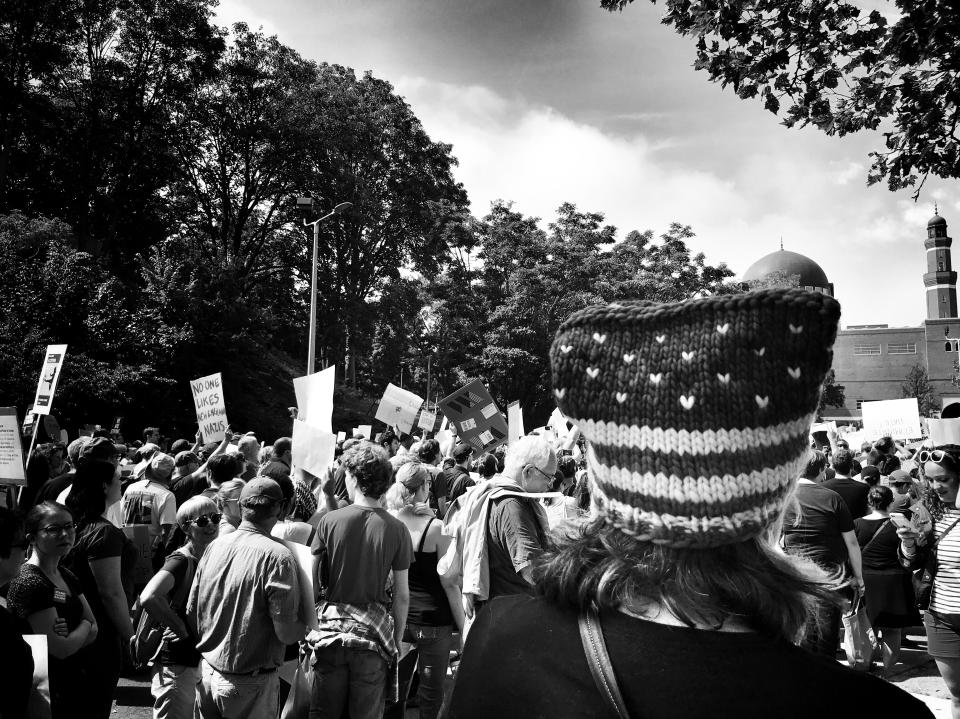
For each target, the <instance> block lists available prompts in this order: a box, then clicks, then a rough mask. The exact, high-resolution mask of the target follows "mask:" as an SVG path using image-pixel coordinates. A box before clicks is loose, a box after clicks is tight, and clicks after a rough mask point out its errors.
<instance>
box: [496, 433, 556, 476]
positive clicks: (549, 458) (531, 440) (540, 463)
mask: <svg viewBox="0 0 960 719" xmlns="http://www.w3.org/2000/svg"><path fill="white" fill-rule="evenodd" d="M527 465H532V466H534V467H536V468H537V469H539V470H540V471H542V472H547V473H548V474H551V473H552V472H555V471H556V469H557V453H556V451H554V449H553V447H552V446H550V443H549V442H548V441H547V440H545V439H544V438H543V437H537V436H529V435H528V436H526V437H521V438H520V439H519V440H517V441H516V442H514V443H512V444H511V445H510V446H509V447H507V454H506V457H504V468H503V469H504V473H505V474H507V475H514V474H518V473H519V472H520V470H522V469H523V468H524V467H526V466H527Z"/></svg>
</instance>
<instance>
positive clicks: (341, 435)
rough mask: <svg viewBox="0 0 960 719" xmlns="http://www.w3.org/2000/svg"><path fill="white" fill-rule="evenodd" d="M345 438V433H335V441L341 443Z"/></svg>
mask: <svg viewBox="0 0 960 719" xmlns="http://www.w3.org/2000/svg"><path fill="white" fill-rule="evenodd" d="M346 438H347V433H346V432H337V441H338V442H343V441H344V440H345V439H346Z"/></svg>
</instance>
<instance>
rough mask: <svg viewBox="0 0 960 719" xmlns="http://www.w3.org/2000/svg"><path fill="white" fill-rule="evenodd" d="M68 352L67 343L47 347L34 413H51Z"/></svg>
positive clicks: (34, 402)
mask: <svg viewBox="0 0 960 719" xmlns="http://www.w3.org/2000/svg"><path fill="white" fill-rule="evenodd" d="M66 354H67V346H66V345H49V346H48V347H47V353H46V355H44V360H43V367H41V368H40V379H39V380H38V381H37V394H36V397H35V398H34V400H33V412H34V414H50V407H51V405H53V393H54V392H56V391H57V381H58V380H59V379H60V369H61V368H62V367H63V358H64V356H65V355H66Z"/></svg>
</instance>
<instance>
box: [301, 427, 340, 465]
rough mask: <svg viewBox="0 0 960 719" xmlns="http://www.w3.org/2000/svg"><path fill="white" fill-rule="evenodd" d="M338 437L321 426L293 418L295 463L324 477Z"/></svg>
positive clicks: (331, 459)
mask: <svg viewBox="0 0 960 719" xmlns="http://www.w3.org/2000/svg"><path fill="white" fill-rule="evenodd" d="M336 449H337V437H336V435H334V434H333V433H331V432H325V431H324V430H322V429H320V428H319V427H314V426H313V425H310V424H307V423H306V422H301V421H300V420H299V419H295V420H293V455H292V458H293V464H294V465H295V466H297V467H301V468H303V469H305V470H307V471H308V472H310V474H312V475H314V476H317V477H322V476H323V474H324V472H326V471H327V467H329V466H330V463H331V462H332V461H333V455H334V454H335V452H336Z"/></svg>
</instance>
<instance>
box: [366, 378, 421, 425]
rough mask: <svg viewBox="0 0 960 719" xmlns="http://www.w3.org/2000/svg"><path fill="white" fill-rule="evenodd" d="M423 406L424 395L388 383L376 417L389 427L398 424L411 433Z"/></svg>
mask: <svg viewBox="0 0 960 719" xmlns="http://www.w3.org/2000/svg"><path fill="white" fill-rule="evenodd" d="M422 406H423V397H420V396H419V395H416V394H414V393H413V392H408V391H407V390H405V389H401V388H400V387H397V386H396V385H394V384H388V385H387V388H386V389H385V390H384V392H383V398H382V399H381V400H380V406H379V407H377V413H376V414H375V415H374V417H375V418H376V419H379V420H380V421H381V422H383V423H384V424H385V425H387V426H389V427H393V426H396V427H397V428H399V429H400V431H401V432H403V433H404V434H410V430H411V429H413V423H414V422H415V421H416V419H417V412H419V411H420V408H421V407H422Z"/></svg>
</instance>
